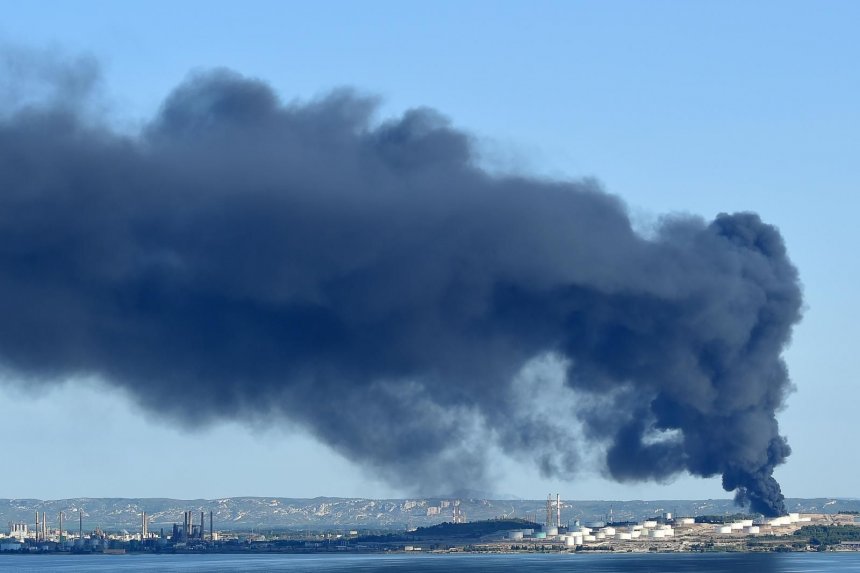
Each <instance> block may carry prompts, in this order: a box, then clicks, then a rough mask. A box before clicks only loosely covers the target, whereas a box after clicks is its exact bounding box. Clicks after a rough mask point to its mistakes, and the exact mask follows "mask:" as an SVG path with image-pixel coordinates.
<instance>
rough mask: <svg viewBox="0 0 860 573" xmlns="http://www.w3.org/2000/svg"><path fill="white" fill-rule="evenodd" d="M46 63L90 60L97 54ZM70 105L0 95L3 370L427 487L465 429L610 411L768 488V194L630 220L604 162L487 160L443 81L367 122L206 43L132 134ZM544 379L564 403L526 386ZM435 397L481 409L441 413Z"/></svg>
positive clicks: (774, 366)
mask: <svg viewBox="0 0 860 573" xmlns="http://www.w3.org/2000/svg"><path fill="white" fill-rule="evenodd" d="M26 67H27V66H23V65H22V66H21V68H23V69H26ZM46 67H49V66H46ZM54 68H56V69H57V70H58V72H57V75H58V78H57V79H56V82H55V83H57V85H65V83H67V82H68V81H69V78H80V80H81V82H80V83H81V84H82V85H89V84H86V81H85V80H87V79H88V78H90V77H91V76H92V73H91V72H92V70H91V68H87V69H86V70H79V69H76V68H75V67H74V66H71V67H69V68H68V69H67V68H66V67H63V65H61V64H58V65H56V66H54V67H52V68H51V69H54ZM86 74H89V75H86ZM45 81H46V82H50V81H51V78H50V77H49V78H47V79H46V80H45ZM49 87H50V86H49ZM25 95H26V94H25ZM0 96H2V94H0ZM94 97H95V96H94ZM23 99H26V98H23ZM51 101H53V100H51ZM5 103H6V102H4V101H0V105H4V104H5ZM86 104H87V102H86V101H84V102H80V105H79V106H77V107H76V106H71V105H62V104H57V105H54V104H52V103H50V102H49V103H45V104H42V106H41V107H39V106H38V105H28V106H27V107H26V109H21V108H20V107H19V108H15V107H14V106H13V105H12V104H11V103H9V105H5V107H3V108H2V109H4V110H5V111H4V113H3V114H2V117H0V156H3V157H15V158H16V160H15V162H14V163H10V164H9V165H8V166H7V167H5V168H4V169H0V200H2V205H9V206H14V210H15V216H14V217H2V218H0V244H2V249H0V276H2V277H3V280H2V281H0V316H2V317H3V320H2V321H0V356H2V357H3V364H4V368H7V369H9V370H10V372H9V375H8V376H7V377H8V378H11V379H14V380H20V381H21V382H20V383H21V384H30V385H38V384H41V383H46V384H47V383H50V382H51V381H54V380H57V379H65V378H71V379H74V378H76V377H80V376H77V375H79V374H88V373H101V374H103V375H104V378H105V381H106V382H107V383H110V384H114V385H116V386H118V387H120V388H122V389H124V390H125V391H126V392H127V393H128V394H129V395H131V396H132V397H133V400H134V402H135V403H136V404H140V405H141V406H142V407H144V408H147V409H149V410H151V411H154V412H157V413H158V414H159V415H160V416H161V417H172V418H173V419H175V420H179V421H184V422H189V420H190V421H191V422H190V423H189V425H196V424H198V423H200V422H205V421H219V420H222V419H235V420H237V421H240V422H248V423H258V422H259V421H260V420H261V418H268V419H269V421H273V422H276V423H277V422H283V423H285V424H292V425H296V426H299V427H301V428H303V429H304V430H305V431H306V432H308V433H310V434H312V435H313V436H314V437H315V438H317V439H319V440H320V441H322V442H324V443H326V444H328V445H329V446H331V447H332V448H334V449H336V450H337V451H338V452H340V453H342V454H343V455H344V456H346V457H347V458H349V459H351V460H353V461H355V462H356V463H361V464H364V465H366V466H368V467H369V468H370V469H373V470H376V471H377V472H378V473H379V475H382V476H385V477H386V478H387V479H389V480H391V481H393V482H395V484H399V485H403V484H414V487H415V488H416V489H419V490H425V491H429V490H434V491H439V490H440V489H446V490H448V491H456V490H458V489H462V488H466V487H469V488H474V487H475V484H481V483H485V482H486V481H487V480H488V479H489V474H491V473H492V472H491V471H490V464H491V462H492V460H491V459H490V457H488V456H489V454H486V453H477V454H476V453H474V452H473V450H472V448H471V444H472V443H474V440H475V439H486V440H490V441H494V445H497V446H498V447H499V448H501V449H502V450H503V451H504V452H505V453H506V454H509V455H511V456H514V457H517V458H519V459H522V460H526V461H530V462H533V463H534V464H535V465H536V466H538V467H539V468H540V470H541V472H542V473H543V474H544V475H546V476H557V477H568V476H573V475H575V472H576V470H577V469H578V468H580V467H582V466H583V465H585V464H583V463H582V459H581V458H582V456H581V454H580V452H579V450H578V448H577V447H576V445H575V444H577V443H578V442H579V441H580V439H584V438H582V437H583V436H586V437H587V436H599V440H600V443H601V445H602V444H603V443H604V442H605V443H606V448H605V451H606V454H605V458H604V459H603V460H601V464H602V465H603V466H604V467H603V468H600V469H605V470H606V471H607V473H608V475H611V476H612V477H613V478H614V479H616V480H618V481H621V482H633V481H647V480H656V481H665V480H667V479H669V478H670V477H672V476H674V475H676V474H679V473H684V472H686V473H689V474H692V475H696V476H701V477H712V476H716V475H720V476H722V485H723V487H724V488H725V489H726V490H727V491H735V492H736V500H737V501H738V502H739V503H746V504H749V505H750V508H751V510H752V511H754V512H761V513H764V514H766V515H774V514H778V513H781V512H782V513H784V511H785V507H784V499H783V494H782V492H781V491H780V487H779V484H778V483H777V482H776V481H775V479H774V478H773V472H774V468H776V467H777V466H778V465H780V464H782V463H783V462H784V461H785V460H786V459H787V457H788V455H789V453H790V448H789V447H788V444H787V442H786V440H785V438H784V437H783V436H782V435H781V434H780V428H779V424H778V422H777V419H776V413H777V412H778V411H779V410H780V409H781V408H782V407H783V405H784V404H785V398H786V396H787V394H788V393H789V391H790V389H791V383H790V379H789V376H788V370H787V367H786V364H785V362H784V361H783V359H782V353H783V350H784V348H785V346H786V344H787V342H788V341H789V339H790V337H791V333H792V329H793V326H794V325H795V324H796V323H797V322H798V321H799V320H800V318H801V308H802V306H803V299H802V292H801V288H800V281H799V277H798V273H797V269H796V268H795V267H794V265H793V264H792V262H791V260H790V258H789V256H788V253H787V251H786V248H785V244H784V241H783V238H782V236H781V234H780V232H779V230H778V229H777V228H776V227H774V226H772V225H770V224H767V223H765V222H763V221H762V220H761V218H760V217H759V216H758V215H756V214H754V213H733V214H726V213H721V214H718V215H717V216H716V217H714V218H713V219H709V220H706V219H704V218H702V217H698V216H688V215H677V214H673V215H671V216H669V217H665V218H660V219H659V222H658V223H657V224H656V225H655V226H654V227H653V229H650V230H649V232H648V233H647V234H642V233H639V232H637V230H636V229H635V228H634V227H635V225H634V223H633V221H632V220H631V216H630V214H629V211H628V209H627V208H626V206H625V205H624V203H623V202H622V201H621V200H620V199H619V198H618V197H615V196H612V195H609V194H607V193H606V192H605V191H604V190H603V189H602V188H601V187H600V185H599V184H598V183H596V182H594V181H587V180H584V181H577V180H555V181H553V180H549V179H548V178H546V177H538V176H534V177H532V176H529V175H528V174H521V175H517V176H500V175H495V174H492V173H488V172H487V171H485V170H483V169H482V168H481V167H480V157H479V154H478V153H477V152H476V150H475V148H474V146H473V143H472V142H473V140H474V137H473V136H472V135H471V134H469V133H468V132H466V131H464V130H462V129H458V128H456V127H453V126H452V125H451V124H450V122H448V121H447V120H446V119H445V118H444V117H443V116H442V115H441V114H439V113H437V112H435V111H433V110H430V109H426V108H421V109H413V110H409V111H407V112H405V113H404V114H403V115H401V116H399V117H394V118H390V119H388V120H386V121H378V119H377V115H378V114H377V112H378V104H377V103H376V101H375V100H373V99H372V98H366V97H362V96H359V95H356V94H355V93H353V92H349V91H338V92H335V93H333V94H331V95H329V96H326V97H323V98H320V99H318V100H315V101H312V102H308V103H294V102H290V103H286V104H285V103H282V101H281V99H280V98H279V96H278V95H277V94H276V93H275V92H274V91H273V90H272V88H271V87H270V86H268V85H266V84H265V83H264V82H262V81H259V80H253V79H248V78H244V77H242V76H241V75H239V74H237V73H233V72H228V71H223V70H221V71H215V72H211V73H201V74H197V75H194V76H191V77H190V79H188V80H187V81H186V82H184V83H183V84H181V85H179V86H178V87H177V88H176V89H175V90H174V91H173V92H172V93H171V94H170V95H169V96H168V97H167V98H166V100H165V101H164V103H163V105H161V106H160V108H159V112H158V113H157V115H156V116H155V117H153V118H151V120H150V121H148V123H146V125H145V127H144V128H143V129H142V130H141V131H140V133H138V134H132V135H129V134H128V133H126V132H124V131H119V130H115V129H113V128H112V127H111V125H110V124H108V123H107V122H103V123H100V124H99V123H97V120H95V119H93V118H92V116H91V114H87V113H83V112H80V113H78V112H77V111H76V110H78V109H82V110H85V109H87V105H86ZM33 173H37V174H39V176H38V177H33V176H32V174H33ZM71 211H73V212H74V213H75V216H74V217H70V216H68V213H69V212H71ZM655 219H656V218H655ZM46 229H48V230H49V231H47V232H46ZM45 293H50V295H51V301H52V303H51V304H52V306H51V312H44V310H43V302H44V295H45ZM69 332H72V333H75V334H76V335H75V336H69V335H68V333H69ZM546 373H549V374H548V375H547V376H544V374H546ZM545 380H551V381H553V383H555V384H556V385H557V387H558V388H557V391H556V390H554V391H553V392H554V393H553V396H554V398H555V397H557V398H558V399H559V400H563V401H565V403H567V402H569V403H570V405H571V406H570V407H569V408H567V409H566V411H569V412H570V416H571V417H576V420H575V422H576V423H570V421H569V420H565V419H559V418H556V417H553V416H547V415H546V411H545V410H546V404H545V401H543V400H539V399H535V400H528V399H523V395H522V394H523V392H522V388H523V384H522V382H523V381H531V382H533V383H535V384H537V383H538V382H542V381H545ZM583 395H584V396H588V397H589V399H587V400H581V399H580V398H581V397H582V396H583ZM592 398H593V399H592ZM236 404H241V405H242V407H241V408H240V407H236ZM452 408H453V409H454V410H455V411H457V412H460V411H462V412H463V414H464V415H468V416H469V417H470V418H472V419H475V420H476V421H477V423H476V424H475V425H474V427H479V428H485V431H484V434H483V435H480V436H475V435H474V429H473V425H471V424H462V423H461V422H460V420H461V419H462V417H459V416H437V415H435V414H434V413H435V412H437V411H451V409H452ZM368 419H372V420H373V424H367V420H368ZM580 427H581V428H583V430H582V431H581V432H580V431H579V430H576V431H574V430H573V429H572V428H580ZM655 437H656V438H657V439H655ZM416 441H420V443H421V444H422V447H421V448H415V447H414V444H415V443H416ZM492 449H493V448H484V450H483V451H484V452H487V451H492ZM458 458H460V459H469V460H470V462H471V463H469V464H468V465H465V464H464V465H463V466H461V468H460V469H461V471H457V472H451V471H449V467H450V466H449V465H448V464H444V463H439V460H440V459H443V460H451V459H458ZM550 521H553V520H552V519H551V520H550Z"/></svg>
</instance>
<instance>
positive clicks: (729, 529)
mask: <svg viewBox="0 0 860 573" xmlns="http://www.w3.org/2000/svg"><path fill="white" fill-rule="evenodd" d="M731 532H732V526H731V525H720V526H719V527H717V533H724V534H725V533H731Z"/></svg>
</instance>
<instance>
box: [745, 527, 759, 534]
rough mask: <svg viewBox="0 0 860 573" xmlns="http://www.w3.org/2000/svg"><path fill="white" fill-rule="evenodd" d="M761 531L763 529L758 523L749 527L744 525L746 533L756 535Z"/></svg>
mask: <svg viewBox="0 0 860 573" xmlns="http://www.w3.org/2000/svg"><path fill="white" fill-rule="evenodd" d="M760 532H761V530H760V529H759V526H758V525H750V526H749V527H744V533H749V534H750V535H755V534H757V533H760Z"/></svg>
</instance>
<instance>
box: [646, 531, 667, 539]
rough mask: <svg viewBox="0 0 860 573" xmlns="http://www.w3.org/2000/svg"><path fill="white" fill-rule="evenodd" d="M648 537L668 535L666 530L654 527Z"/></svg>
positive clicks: (658, 537)
mask: <svg viewBox="0 0 860 573" xmlns="http://www.w3.org/2000/svg"><path fill="white" fill-rule="evenodd" d="M648 537H654V538H657V539H660V538H663V537H666V532H665V531H664V530H662V529H652V530H650V531H649V532H648Z"/></svg>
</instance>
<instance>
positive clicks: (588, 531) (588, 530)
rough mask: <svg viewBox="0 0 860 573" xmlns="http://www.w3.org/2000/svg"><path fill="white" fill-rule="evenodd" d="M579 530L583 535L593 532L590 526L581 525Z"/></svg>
mask: <svg viewBox="0 0 860 573" xmlns="http://www.w3.org/2000/svg"><path fill="white" fill-rule="evenodd" d="M579 532H580V533H582V534H583V535H589V534H590V533H591V528H590V527H580V528H579Z"/></svg>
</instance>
